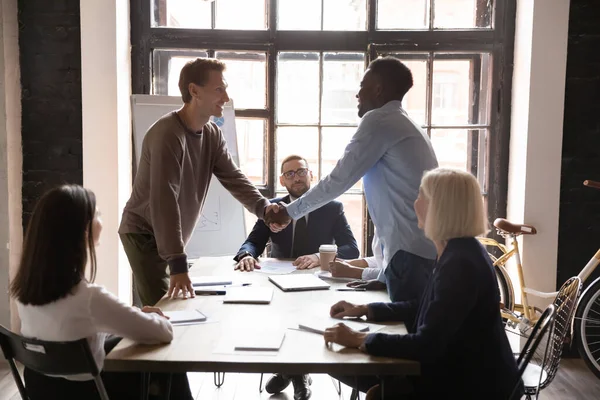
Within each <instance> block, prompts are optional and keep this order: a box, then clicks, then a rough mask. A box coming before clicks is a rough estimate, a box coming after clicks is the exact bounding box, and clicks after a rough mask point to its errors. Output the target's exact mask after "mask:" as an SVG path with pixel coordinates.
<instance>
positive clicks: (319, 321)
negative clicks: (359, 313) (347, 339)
mask: <svg viewBox="0 0 600 400" xmlns="http://www.w3.org/2000/svg"><path fill="white" fill-rule="evenodd" d="M339 323H342V324H344V325H346V326H347V327H348V328H350V329H354V330H355V331H358V332H368V331H369V325H366V324H361V323H360V322H355V321H351V320H347V319H335V318H310V319H308V320H305V321H302V323H299V324H298V328H299V329H301V330H303V331H308V332H313V333H318V334H321V335H322V334H323V333H325V329H327V328H331V327H332V326H334V325H336V324H339Z"/></svg>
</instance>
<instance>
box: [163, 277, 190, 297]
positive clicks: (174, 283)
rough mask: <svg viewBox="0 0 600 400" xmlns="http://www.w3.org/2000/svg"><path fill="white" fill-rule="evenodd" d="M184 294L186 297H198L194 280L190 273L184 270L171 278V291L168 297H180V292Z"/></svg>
mask: <svg viewBox="0 0 600 400" xmlns="http://www.w3.org/2000/svg"><path fill="white" fill-rule="evenodd" d="M180 292H181V294H182V295H183V298H184V299H187V298H188V294H189V296H190V297H196V294H195V293H194V288H193V287H192V281H191V280H190V274H188V273H187V272H183V273H181V274H175V275H171V278H170V279H169V291H168V292H167V297H170V298H172V299H174V298H177V297H179V293H180Z"/></svg>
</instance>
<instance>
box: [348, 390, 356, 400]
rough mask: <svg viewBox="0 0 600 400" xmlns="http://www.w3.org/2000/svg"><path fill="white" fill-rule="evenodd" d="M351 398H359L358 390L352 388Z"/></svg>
mask: <svg viewBox="0 0 600 400" xmlns="http://www.w3.org/2000/svg"><path fill="white" fill-rule="evenodd" d="M350 400H358V390H357V389H354V388H352V393H350Z"/></svg>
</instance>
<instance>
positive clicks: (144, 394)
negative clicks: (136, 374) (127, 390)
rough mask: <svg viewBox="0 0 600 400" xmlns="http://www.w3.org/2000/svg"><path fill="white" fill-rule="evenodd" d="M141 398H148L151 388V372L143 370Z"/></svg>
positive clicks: (145, 399) (146, 399)
mask: <svg viewBox="0 0 600 400" xmlns="http://www.w3.org/2000/svg"><path fill="white" fill-rule="evenodd" d="M141 386H142V387H141V389H140V399H141V400H148V391H149V390H150V373H149V372H142V376H141Z"/></svg>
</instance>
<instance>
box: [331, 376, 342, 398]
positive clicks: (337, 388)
mask: <svg viewBox="0 0 600 400" xmlns="http://www.w3.org/2000/svg"><path fill="white" fill-rule="evenodd" d="M331 381H332V382H333V385H334V386H335V391H336V392H337V394H338V396H341V395H342V382H340V381H338V380H337V379H335V378H334V377H333V376H332V377H331Z"/></svg>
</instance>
